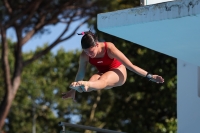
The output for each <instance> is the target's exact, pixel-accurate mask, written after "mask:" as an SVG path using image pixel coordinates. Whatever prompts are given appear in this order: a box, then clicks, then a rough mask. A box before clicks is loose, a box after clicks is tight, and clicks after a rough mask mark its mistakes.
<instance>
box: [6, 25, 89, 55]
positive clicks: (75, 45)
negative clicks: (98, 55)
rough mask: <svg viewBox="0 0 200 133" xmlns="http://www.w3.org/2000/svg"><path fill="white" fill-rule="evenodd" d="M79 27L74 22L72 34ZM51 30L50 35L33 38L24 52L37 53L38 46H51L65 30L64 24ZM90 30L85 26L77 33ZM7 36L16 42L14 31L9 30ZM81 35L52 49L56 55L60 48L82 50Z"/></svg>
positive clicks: (25, 46)
mask: <svg viewBox="0 0 200 133" xmlns="http://www.w3.org/2000/svg"><path fill="white" fill-rule="evenodd" d="M77 25H78V22H74V23H73V24H72V26H71V28H70V29H69V32H68V33H70V32H71V31H72V30H73V29H74V28H75V27H76V26H77ZM48 28H49V29H50V31H51V32H50V34H43V35H41V36H39V35H36V36H33V37H32V38H31V39H30V40H29V41H28V42H27V43H26V44H25V45H24V46H23V49H22V50H23V52H30V51H35V49H36V48H37V47H38V46H43V45H44V44H45V43H48V44H51V43H52V42H53V41H54V40H55V39H56V38H57V37H58V36H59V35H60V33H61V32H62V31H63V29H64V28H65V27H64V25H63V24H57V25H56V26H49V27H48ZM88 30H89V28H88V26H87V25H86V24H85V25H83V26H82V27H80V28H79V30H78V31H77V33H80V32H82V31H88ZM7 36H8V38H11V39H12V40H13V41H16V35H15V32H14V30H13V29H9V30H8V32H7ZM81 37H82V36H80V35H77V34H76V35H74V36H73V37H71V38H70V39H68V40H66V41H64V42H62V43H59V44H58V45H57V46H55V47H54V48H53V49H52V52H53V53H56V51H57V50H58V49H60V48H63V49H64V50H65V51H69V50H75V49H81V45H80V40H81Z"/></svg>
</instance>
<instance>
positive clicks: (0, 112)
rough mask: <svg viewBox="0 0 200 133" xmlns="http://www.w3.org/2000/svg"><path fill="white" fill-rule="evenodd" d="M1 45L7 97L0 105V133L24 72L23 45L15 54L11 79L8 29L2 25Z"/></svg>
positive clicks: (0, 27) (0, 29) (19, 46)
mask: <svg viewBox="0 0 200 133" xmlns="http://www.w3.org/2000/svg"><path fill="white" fill-rule="evenodd" d="M0 32H1V43H2V55H1V56H2V60H1V61H2V71H3V77H4V83H5V95H4V98H3V101H2V102H1V104H0V131H1V130H2V128H3V126H4V124H5V119H6V117H7V115H8V113H9V110H10V107H11V105H12V101H13V99H14V98H15V95H16V93H17V90H18V88H19V85H20V83H21V72H22V56H21V45H19V44H18V45H17V46H18V47H17V52H16V53H15V61H16V63H15V70H14V74H13V78H11V71H10V64H9V60H8V53H9V52H8V50H9V46H8V44H7V40H6V29H4V27H3V26H1V25H0Z"/></svg>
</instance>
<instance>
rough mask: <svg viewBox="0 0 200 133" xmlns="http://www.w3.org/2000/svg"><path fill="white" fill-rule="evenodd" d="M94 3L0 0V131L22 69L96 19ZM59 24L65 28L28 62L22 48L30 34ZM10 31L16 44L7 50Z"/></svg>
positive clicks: (69, 0)
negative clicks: (1, 87) (1, 89)
mask: <svg viewBox="0 0 200 133" xmlns="http://www.w3.org/2000/svg"><path fill="white" fill-rule="evenodd" d="M95 2H96V1H88V0H77V1H74V0H67V1H63V0H52V1H49V0H39V1H35V0H29V1H22V0H10V1H8V0H2V1H0V9H1V10H0V14H1V15H0V20H1V21H0V33H1V45H2V50H1V64H2V67H1V71H2V72H3V73H2V74H3V77H4V83H5V84H4V96H3V99H2V100H1V104H0V129H2V127H3V125H4V120H5V118H6V116H7V114H8V112H9V109H10V107H11V103H12V101H13V99H14V98H15V95H16V93H17V90H18V88H19V86H20V83H21V74H22V71H23V69H24V68H25V67H26V66H27V65H29V64H30V63H32V62H33V61H35V60H37V59H39V58H40V57H42V56H43V55H45V54H47V53H48V52H49V51H50V50H51V49H52V48H53V47H54V46H56V45H58V44H59V43H60V42H63V41H65V40H67V39H69V38H70V37H71V36H73V35H74V34H75V33H76V31H77V30H78V28H79V27H80V26H81V25H82V24H84V23H86V22H87V21H88V20H89V19H91V18H93V17H95V16H96V12H98V10H97V9H99V8H97V5H96V3H95ZM75 21H79V22H80V24H79V26H77V27H76V28H75V29H74V30H73V32H71V33H68V35H67V36H65V35H66V33H67V32H68V29H69V28H70V26H71V24H72V23H73V22H75ZM57 23H63V24H65V25H66V27H65V29H63V31H62V32H61V34H60V35H59V37H58V38H56V39H55V41H54V42H53V43H52V44H50V45H48V47H46V48H45V49H42V50H41V51H38V52H35V54H34V55H33V56H32V57H30V58H29V59H26V60H25V59H24V58H23V56H22V54H23V52H22V47H23V46H24V45H25V44H26V42H27V41H28V40H29V39H30V38H31V37H33V36H34V35H36V34H37V35H41V34H43V33H46V32H48V29H45V27H46V26H50V25H55V24H57ZM9 28H13V29H14V31H15V33H16V37H17V42H16V43H15V45H14V49H13V50H12V51H11V50H10V49H9V47H8V42H7V36H6V32H7V30H8V29H9ZM10 52H12V53H13V55H14V61H15V63H14V65H13V67H12V66H11V64H10V62H9V60H8V54H9V53H10Z"/></svg>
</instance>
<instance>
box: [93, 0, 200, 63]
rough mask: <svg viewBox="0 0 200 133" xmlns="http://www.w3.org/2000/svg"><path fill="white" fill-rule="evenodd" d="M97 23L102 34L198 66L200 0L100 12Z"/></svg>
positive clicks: (199, 57)
mask: <svg viewBox="0 0 200 133" xmlns="http://www.w3.org/2000/svg"><path fill="white" fill-rule="evenodd" d="M97 23H98V29H99V30H100V31H102V32H105V33H108V34H110V35H113V36H116V37H119V38H123V39H125V40H128V41H131V42H134V43H137V44H139V45H142V46H144V47H147V48H150V49H152V50H155V51H158V52H161V53H164V54H166V55H169V56H172V57H175V58H178V59H181V60H184V61H186V62H189V63H192V64H195V65H197V66H200V0H183V1H172V2H165V3H160V4H155V5H148V6H142V7H136V8H129V9H125V10H118V11H114V12H108V13H102V14H98V21H97ZM194 33H195V34H194Z"/></svg>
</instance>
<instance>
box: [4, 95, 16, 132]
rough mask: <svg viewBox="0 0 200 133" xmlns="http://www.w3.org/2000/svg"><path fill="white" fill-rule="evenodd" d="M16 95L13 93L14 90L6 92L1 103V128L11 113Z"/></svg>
mask: <svg viewBox="0 0 200 133" xmlns="http://www.w3.org/2000/svg"><path fill="white" fill-rule="evenodd" d="M14 96H15V95H13V92H6V94H5V95H4V99H3V101H2V102H1V105H0V130H1V129H2V128H3V126H4V123H5V119H6V117H7V115H8V113H9V110H10V107H11V105H12V101H13V99H14Z"/></svg>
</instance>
